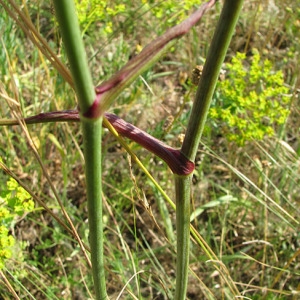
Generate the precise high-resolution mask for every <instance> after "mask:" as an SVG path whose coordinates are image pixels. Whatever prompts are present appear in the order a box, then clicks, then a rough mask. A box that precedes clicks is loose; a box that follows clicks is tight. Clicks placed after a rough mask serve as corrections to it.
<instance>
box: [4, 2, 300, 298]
mask: <svg viewBox="0 0 300 300" xmlns="http://www.w3.org/2000/svg"><path fill="white" fill-rule="evenodd" d="M103 2H105V1H94V5H95V6H90V7H89V9H88V10H85V8H86V7H85V6H84V1H82V2H81V6H80V4H78V5H79V6H78V8H79V9H82V10H84V12H81V14H80V16H81V17H80V20H81V26H82V30H83V38H84V41H85V45H86V50H87V53H88V57H89V64H90V67H91V70H92V74H93V79H94V83H95V85H96V84H98V83H100V82H101V81H103V80H105V79H107V78H109V77H110V76H111V75H112V74H113V73H114V72H116V71H117V70H119V69H120V68H121V67H122V66H123V65H124V64H125V63H126V62H127V61H128V59H130V57H132V56H133V55H135V53H137V52H138V51H139V50H140V48H141V47H143V46H145V45H146V44H147V43H148V42H149V41H151V39H152V38H154V37H155V36H157V35H159V34H161V33H162V32H163V31H164V30H165V29H166V28H167V27H169V26H171V25H174V24H175V23H177V22H178V21H179V20H181V19H182V18H183V17H184V15H187V14H188V13H190V12H191V9H192V7H193V5H195V3H194V1H176V2H175V1H130V2H121V1H114V4H112V3H110V2H107V3H106V4H105V5H104V7H102V10H101V11H100V10H97V9H96V8H97V7H98V9H99V7H101V5H103ZM18 3H19V5H21V3H22V5H21V8H22V10H23V11H24V12H26V13H27V14H28V16H29V17H30V18H31V20H32V22H33V23H34V24H35V26H36V28H37V29H38V30H39V32H40V33H41V34H42V36H43V37H44V38H45V39H46V40H47V41H48V43H49V44H50V45H51V47H52V49H53V50H54V51H55V53H56V54H57V55H58V56H59V57H60V59H61V60H62V61H63V62H64V63H65V64H67V61H66V56H65V52H64V48H63V45H62V41H61V37H60V34H59V32H58V28H57V24H56V22H55V20H54V16H53V13H52V7H51V5H50V4H49V3H48V1H37V0H35V1H30V2H26V1H22V2H21V1H18ZM122 4H124V5H125V9H124V8H123V7H122ZM185 5H186V7H185ZM185 8H186V10H185ZM220 10H221V3H218V4H217V5H216V6H215V7H214V8H213V9H212V10H211V11H209V12H208V14H207V15H206V16H205V17H204V18H203V20H202V21H201V23H200V24H199V25H198V26H196V27H195V28H194V29H193V30H192V31H191V32H190V33H188V34H187V35H186V36H185V37H184V38H182V39H181V40H179V41H178V42H177V43H176V45H175V46H174V48H173V49H172V51H170V52H169V53H167V54H166V55H165V56H164V57H163V58H162V59H161V60H160V62H159V63H158V64H156V65H155V66H153V68H151V69H150V70H149V71H147V72H145V74H143V75H142V76H141V77H140V78H139V79H138V80H136V81H135V82H134V83H133V84H132V85H131V86H130V87H128V88H127V89H126V90H125V92H123V93H122V95H121V96H120V97H119V99H118V100H117V101H116V102H115V103H116V104H115V105H114V106H113V107H112V108H111V111H112V112H114V113H117V114H119V115H120V116H121V117H123V118H124V119H126V120H127V121H129V122H132V123H134V124H135V125H137V126H139V127H141V128H142V129H144V130H146V131H147V132H149V133H151V134H152V135H154V136H155V137H157V138H160V139H162V140H163V141H165V142H166V143H168V144H169V145H172V146H175V147H179V146H180V143H181V139H182V134H184V132H185V127H186V125H187V121H188V117H189V112H190V108H191V105H192V101H193V95H194V92H195V86H193V85H192V83H191V80H190V78H191V74H192V70H193V69H194V68H195V66H196V65H201V64H203V62H204V60H205V56H206V53H207V50H208V47H209V43H210V39H211V37H212V34H213V30H214V27H215V24H216V22H217V19H218V16H219V13H220ZM299 29H300V11H299V8H298V6H297V4H296V2H294V1H288V0H285V1H261V2H260V3H259V4H258V3H257V1H246V3H245V5H244V8H243V12H242V15H241V17H240V20H239V23H238V26H237V29H236V33H235V35H234V37H233V40H232V43H231V46H230V51H229V53H228V55H227V59H226V61H227V62H230V61H231V59H232V57H233V56H235V54H236V52H238V51H239V52H243V53H245V54H246V61H245V67H246V68H247V66H249V65H250V63H251V59H252V56H253V50H254V49H257V50H258V52H259V53H260V56H261V58H262V59H263V60H265V59H268V60H270V61H271V63H272V65H273V70H274V72H275V71H279V70H281V71H282V73H283V76H284V86H285V87H287V88H288V91H289V92H288V94H289V97H290V103H289V110H290V114H289V117H288V118H287V119H286V121H285V123H284V124H281V125H274V132H275V134H274V136H271V137H265V138H264V139H262V140H260V141H258V140H250V141H247V142H246V143H245V144H244V145H243V146H238V145H236V144H235V143H232V142H230V141H228V140H227V139H226V136H225V135H224V131H222V128H223V127H224V123H222V122H221V121H218V120H212V119H210V120H208V124H207V128H206V131H205V134H204V136H203V140H202V145H201V147H200V148H199V151H198V155H197V159H196V170H195V174H194V177H193V197H192V207H193V212H192V216H191V220H192V224H193V226H194V227H195V228H196V230H197V231H198V233H199V234H200V235H201V236H202V238H203V239H204V240H205V241H206V243H207V244H208V245H209V247H210V248H211V249H212V250H213V251H214V253H215V254H216V256H217V257H218V258H219V259H220V261H221V262H222V264H224V265H225V266H226V267H227V270H228V271H229V275H228V274H226V276H224V270H223V269H222V265H220V266H219V269H217V268H216V267H215V265H214V262H213V261H211V260H209V259H208V257H207V255H206V254H205V253H204V251H203V249H202V248H201V247H199V245H197V244H196V243H194V242H192V243H191V258H190V279H189V287H188V299H233V298H232V297H233V295H234V294H235V292H234V291H233V290H232V286H235V287H236V288H237V290H238V291H239V295H240V297H244V299H297V297H299V292H300V285H299V279H300V271H299V254H300V250H299V246H300V236H299V220H298V216H299V201H300V196H299V195H300V188H299V161H300V160H299V155H300V146H299V142H298V140H299V138H298V137H299V125H300V124H299V123H300V121H299V108H298V107H299V89H300V81H299V50H300V49H299V38H300V36H299V32H300V31H299ZM0 33H1V35H0V36H1V43H2V49H3V51H1V52H0V60H1V61H0V68H1V94H0V97H1V101H0V116H1V118H13V117H14V115H13V112H14V111H16V108H15V106H14V104H12V102H11V101H10V100H7V101H5V98H6V99H7V96H9V97H10V98H12V99H16V100H18V102H19V103H20V109H21V111H22V113H23V114H24V116H31V115H34V114H38V113H40V112H47V111H53V110H61V109H73V108H75V107H76V99H75V96H74V92H73V91H72V89H71V88H70V87H69V86H68V84H67V83H66V82H65V81H64V80H63V79H62V77H61V76H60V75H59V74H58V73H57V71H56V70H55V69H54V68H53V67H52V66H51V64H50V63H49V62H48V61H47V60H46V59H45V58H44V57H43V55H42V54H41V53H40V52H39V51H38V50H37V49H36V48H35V47H34V46H33V45H32V43H31V42H30V41H29V40H28V38H27V37H26V36H24V34H23V32H22V31H21V30H20V28H18V26H17V25H16V24H15V23H14V22H13V21H12V20H11V19H10V18H9V17H8V16H7V14H6V13H5V11H4V10H3V8H1V14H0ZM224 69H226V64H225V65H224ZM225 76H226V75H225ZM217 92H218V91H216V93H217ZM4 96H6V97H4ZM279 96H280V95H279ZM274 100H275V99H273V101H274ZM269 101H272V98H270V99H269ZM254 105H255V103H254ZM266 117H267V116H266ZM167 121H168V122H167ZM0 130H1V138H0V156H1V158H2V160H3V162H4V163H5V164H6V165H7V166H8V168H9V169H10V170H11V171H12V172H14V174H16V176H17V177H18V178H19V179H20V180H22V182H24V183H25V184H27V185H28V186H29V187H30V189H31V190H32V191H33V192H34V193H35V195H36V196H37V197H39V199H40V200H42V201H44V202H45V203H47V205H48V206H49V207H50V208H51V209H52V211H53V212H54V213H55V214H56V215H57V216H59V217H60V218H61V219H62V220H64V218H63V215H62V213H61V211H60V209H59V206H58V204H57V202H56V201H55V199H54V197H53V192H52V191H51V189H50V186H49V182H48V181H47V178H45V176H44V175H43V173H42V171H41V168H40V166H39V164H38V162H37V161H36V158H35V156H34V155H33V153H32V151H31V148H30V147H29V145H28V140H27V139H26V137H25V133H24V130H22V129H21V128H20V127H18V126H12V127H1V128H0ZM28 132H29V134H30V139H31V140H32V141H33V142H34V144H35V146H36V148H37V151H38V153H39V155H40V157H41V159H42V162H43V165H44V167H45V168H46V170H47V172H48V174H49V176H50V178H51V182H52V184H53V185H54V186H55V189H56V190H57V191H58V193H59V195H60V197H61V199H62V201H63V203H64V206H65V209H66V210H67V212H68V214H69V216H70V217H71V219H72V221H73V222H74V224H75V227H76V230H77V231H78V234H79V235H80V236H81V237H82V239H83V240H84V241H85V243H87V244H88V224H87V207H86V202H85V183H84V170H83V165H84V163H83V156H82V152H81V151H82V137H81V132H80V128H79V125H78V124H71V123H68V124H64V123H58V124H54V123H53V124H36V125H30V126H28ZM102 143H103V162H102V163H103V187H104V189H103V198H104V222H105V232H104V233H105V261H106V272H107V288H108V294H109V296H110V299H172V298H171V297H172V294H173V292H174V288H175V287H174V282H175V278H174V275H175V270H174V266H175V260H176V253H175V238H176V232H175V220H174V217H175V213H174V211H173V210H172V208H171V207H169V205H168V204H166V203H165V202H164V199H163V197H162V196H161V194H160V193H159V191H157V189H156V188H155V187H154V185H153V184H152V183H151V182H150V181H149V180H148V179H147V177H146V176H145V174H144V173H143V172H142V171H141V170H140V169H139V168H138V166H136V165H135V164H134V163H133V162H131V161H130V158H129V156H128V154H127V153H126V152H125V151H124V150H123V149H122V147H120V145H119V144H118V142H117V141H116V140H115V139H114V138H113V137H112V135H111V134H109V132H105V133H104V137H103V142H102ZM128 144H129V146H130V147H131V149H132V150H133V151H134V152H135V153H136V154H137V155H138V157H139V158H140V159H141V160H142V162H143V163H144V164H145V166H146V167H147V169H148V170H149V172H150V173H151V174H152V175H153V177H154V178H155V179H156V180H157V182H158V183H159V184H160V185H161V187H162V188H163V189H164V191H165V192H166V193H167V194H168V195H169V197H171V198H173V196H174V186H173V185H174V183H173V179H172V174H171V172H170V170H168V168H167V166H166V165H165V164H164V163H162V162H161V161H160V160H159V159H157V158H156V157H153V155H151V154H149V153H147V152H146V151H145V150H143V149H141V148H140V147H139V146H137V145H136V144H134V143H131V142H130V141H128ZM8 180H9V177H8V176H7V174H5V173H3V172H1V173H0V182H1V192H3V191H4V190H6V182H7V181H8ZM0 205H1V207H3V205H4V204H3V203H0ZM9 230H10V234H11V235H12V236H13V237H14V238H15V241H16V242H15V245H14V247H13V249H12V256H11V258H10V259H7V260H6V261H5V267H4V268H3V269H2V271H1V276H0V280H1V285H0V294H1V297H2V298H3V299H11V297H12V290H13V291H15V293H16V294H17V295H18V297H19V298H22V297H24V298H26V299H88V298H92V294H93V284H92V281H91V270H90V268H89V267H88V265H87V262H86V260H85V259H84V256H83V254H82V252H81V250H80V248H79V246H78V244H77V242H76V241H75V240H74V238H73V237H71V236H70V235H69V234H68V232H66V230H65V229H64V228H62V227H61V226H60V225H59V224H58V223H57V222H56V221H55V220H54V219H53V218H52V217H51V216H50V215H49V214H48V213H47V212H46V211H44V210H43V209H41V208H40V206H39V205H36V207H35V210H34V211H32V212H30V213H25V214H23V215H22V216H18V215H16V214H14V215H13V214H12V221H11V223H10V228H9ZM0 251H1V249H0ZM218 263H219V264H220V262H218ZM228 278H229V279H228ZM297 295H298V296H297Z"/></svg>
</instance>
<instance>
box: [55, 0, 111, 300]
mask: <svg viewBox="0 0 300 300" xmlns="http://www.w3.org/2000/svg"><path fill="white" fill-rule="evenodd" d="M54 6H55V12H56V16H57V19H58V22H59V25H60V30H61V33H62V38H63V41H64V46H65V48H66V52H67V55H68V59H69V63H70V69H71V73H72V77H73V81H74V86H75V90H76V94H77V98H78V101H79V107H80V111H81V112H82V115H83V114H84V113H85V112H86V111H88V110H89V109H90V107H91V106H92V105H93V103H94V100H95V92H94V86H93V82H92V78H91V74H90V71H89V67H88V63H87V59H86V53H85V49H84V45H83V41H82V38H81V32H80V28H79V23H78V19H77V16H76V11H75V5H74V2H73V0H54ZM82 115H81V118H80V120H81V125H82V131H83V141H84V157H85V164H86V166H85V175H86V184H87V202H88V212H89V229H90V235H89V238H90V247H91V261H92V270H93V279H94V289H95V294H96V299H97V300H104V299H106V298H107V294H106V285H105V272H104V262H103V222H102V185H101V175H102V170H101V134H102V118H94V119H93V120H91V119H88V118H82Z"/></svg>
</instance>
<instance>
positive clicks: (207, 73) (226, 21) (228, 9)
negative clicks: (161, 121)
mask: <svg viewBox="0 0 300 300" xmlns="http://www.w3.org/2000/svg"><path fill="white" fill-rule="evenodd" d="M242 3H243V0H235V1H232V0H226V1H225V3H224V6H223V10H222V13H221V16H220V20H219V22H218V25H217V28H216V31H215V34H214V37H213V40H212V43H211V46H210V49H209V52H208V56H207V59H206V63H205V65H204V69H203V72H202V77H201V79H200V82H199V86H198V90H197V94H196V98H195V102H194V105H193V109H192V112H191V117H190V120H189V124H188V127H187V132H186V135H185V139H184V142H183V145H182V148H181V153H182V154H183V155H184V156H185V157H186V158H187V159H188V160H190V161H194V160H195V157H196V153H197V150H198V147H199V142H200V139H201V135H202V132H203V128H204V124H205V121H206V117H207V113H208V110H209V106H210V103H211V99H212V96H213V93H214V90H215V87H216V83H217V80H218V76H219V73H220V69H221V66H222V63H223V61H224V59H225V55H226V52H227V49H228V46H229V43H230V40H231V37H232V34H233V31H234V28H235V25H236V22H237V20H238V16H239V13H240V10H241V8H242ZM175 185H176V227H177V267H176V291H175V300H185V299H186V290H187V284H188V265H189V242H190V221H189V218H190V189H191V175H188V176H176V177H175Z"/></svg>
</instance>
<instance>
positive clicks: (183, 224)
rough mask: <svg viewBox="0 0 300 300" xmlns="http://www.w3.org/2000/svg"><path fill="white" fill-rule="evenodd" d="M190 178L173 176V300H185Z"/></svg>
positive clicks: (188, 240)
mask: <svg viewBox="0 0 300 300" xmlns="http://www.w3.org/2000/svg"><path fill="white" fill-rule="evenodd" d="M191 176H192V175H188V176H176V175H175V191H176V229H177V264H176V290H175V298H174V299H175V300H184V299H185V298H186V290H187V282H188V280H187V279H188V268H189V243H190V195H191Z"/></svg>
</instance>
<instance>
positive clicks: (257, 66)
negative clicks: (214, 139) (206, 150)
mask: <svg viewBox="0 0 300 300" xmlns="http://www.w3.org/2000/svg"><path fill="white" fill-rule="evenodd" d="M226 69H227V71H228V76H227V78H226V79H225V80H223V81H220V82H219V83H218V86H217V94H216V98H217V99H215V100H216V101H215V103H214V105H213V106H212V108H211V110H210V118H211V119H212V120H218V121H220V122H222V131H223V133H224V134H225V137H226V138H227V139H228V140H229V141H234V142H236V143H237V144H238V145H243V144H244V143H245V142H246V141H249V140H252V139H254V140H261V139H263V138H264V137H265V136H273V135H274V126H275V125H280V124H284V123H285V121H286V118H287V116H288V114H289V109H288V105H289V102H290V97H289V96H288V93H289V89H288V88H287V87H285V86H284V80H283V73H282V71H281V70H279V71H277V72H274V71H273V65H272V63H271V61H270V60H268V59H266V60H262V59H261V57H260V54H259V53H258V51H256V50H254V55H253V57H252V61H251V64H250V66H249V67H248V68H247V67H246V55H245V54H244V53H237V55H236V56H235V57H233V59H232V61H231V63H227V65H226Z"/></svg>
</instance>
